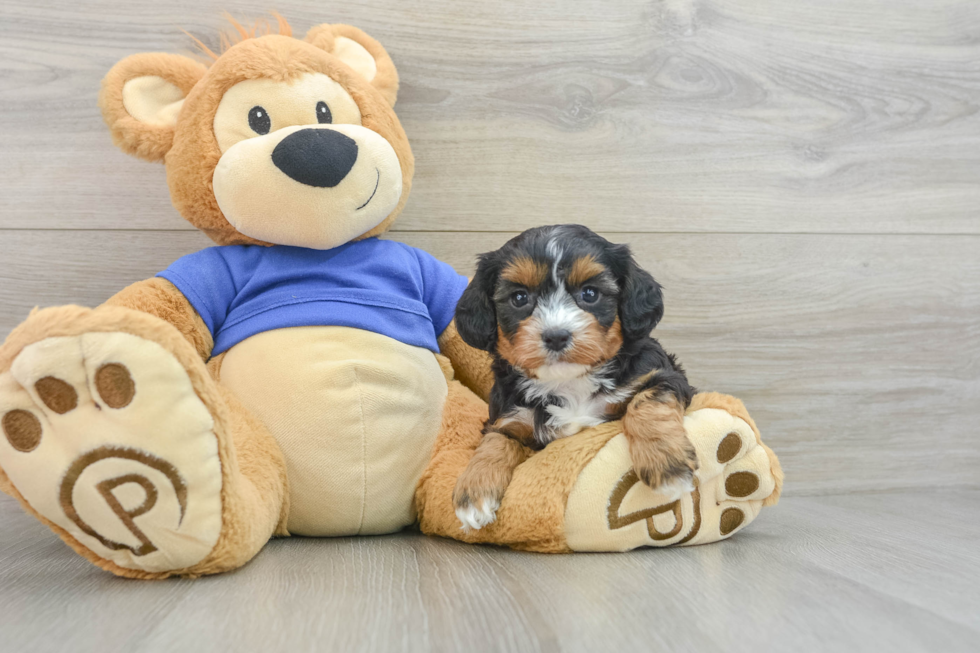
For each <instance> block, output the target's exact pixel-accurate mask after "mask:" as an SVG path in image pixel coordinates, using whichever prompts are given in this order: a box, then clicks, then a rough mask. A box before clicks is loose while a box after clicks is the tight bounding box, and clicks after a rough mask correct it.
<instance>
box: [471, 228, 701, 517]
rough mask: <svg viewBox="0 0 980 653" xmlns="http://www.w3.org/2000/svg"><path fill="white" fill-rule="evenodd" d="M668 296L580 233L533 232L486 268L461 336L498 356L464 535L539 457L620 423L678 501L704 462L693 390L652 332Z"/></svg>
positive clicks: (647, 474) (634, 452) (646, 475)
mask: <svg viewBox="0 0 980 653" xmlns="http://www.w3.org/2000/svg"><path fill="white" fill-rule="evenodd" d="M663 313H664V304H663V295H662V293H661V288H660V285H659V284H658V283H657V282H656V281H654V279H653V277H652V276H650V274H648V273H647V272H645V271H644V270H641V269H640V267H639V266H638V265H637V264H636V261H634V260H633V256H632V255H631V254H630V250H629V248H628V247H627V246H626V245H614V244H612V243H610V242H609V241H607V240H606V239H605V238H602V237H601V236H599V235H597V234H595V233H593V232H592V231H591V230H589V229H587V228H586V227H583V226H580V225H559V226H551V227H539V228H537V229H531V230H529V231H526V232H524V233H523V234H521V235H519V236H517V237H516V238H513V239H512V240H510V241H509V242H508V243H507V244H505V245H504V246H503V247H502V248H501V249H499V250H498V251H496V252H490V253H487V254H483V255H481V256H480V261H479V265H478V267H477V271H476V276H475V277H474V278H473V281H472V282H471V283H470V285H469V287H468V288H467V289H466V292H464V293H463V296H462V297H461V298H460V301H459V304H458V305H457V307H456V328H457V330H458V331H459V334H460V336H461V337H462V338H463V340H464V341H465V342H466V343H467V344H469V345H470V346H471V347H476V348H478V349H483V350H485V351H488V352H490V354H491V355H492V356H493V359H494V362H493V372H494V376H495V382H494V386H493V390H492V391H491V394H490V419H489V420H487V422H486V425H485V426H484V430H483V433H484V436H483V440H482V441H481V443H480V446H479V447H478V448H477V450H476V452H475V453H474V455H473V458H472V459H471V460H470V463H469V465H468V466H467V468H466V470H465V471H464V472H463V474H462V475H461V476H460V477H459V479H458V481H457V483H456V488H455V491H454V492H453V504H454V508H455V510H456V515H457V517H458V518H459V520H460V521H461V522H462V524H463V528H464V529H470V528H472V529H479V528H482V527H483V526H486V525H487V524H489V523H491V522H493V521H494V519H495V518H496V512H497V509H498V508H499V507H500V501H501V499H502V498H503V496H504V491H505V490H506V489H507V486H508V485H509V484H510V480H511V476H512V475H513V472H514V468H515V467H517V466H518V465H519V464H521V463H522V462H524V460H526V459H527V457H528V455H530V453H531V452H532V451H538V450H541V449H543V448H544V447H545V446H546V445H547V444H548V443H549V442H551V441H553V440H555V439H557V438H563V437H567V436H569V435H572V434H574V433H577V432H578V431H580V430H582V429H583V428H586V427H589V426H595V425H597V424H601V423H603V422H607V421H611V420H616V419H622V420H623V429H624V432H625V434H626V438H627V440H628V442H629V449H630V456H631V458H632V461H633V468H634V470H635V471H636V473H637V476H638V477H639V478H640V480H642V481H643V482H644V483H645V484H647V485H648V486H650V487H651V488H658V489H660V490H661V491H663V492H666V493H669V494H674V495H679V494H680V492H682V491H684V490H687V489H693V485H692V483H693V475H694V472H695V471H696V470H697V467H698V462H697V457H696V455H695V453H694V447H693V446H692V445H691V443H690V441H688V439H687V435H686V433H685V431H684V424H683V417H684V411H685V409H686V408H687V407H688V405H690V403H691V398H692V397H693V395H694V390H693V388H691V386H690V385H689V384H688V382H687V377H686V376H685V375H684V370H683V369H682V368H681V366H680V364H678V362H677V361H676V360H675V358H674V356H673V355H671V354H668V353H667V352H665V351H664V350H663V348H662V347H661V346H660V343H658V342H657V341H656V340H654V339H653V338H651V337H650V332H651V331H652V330H653V328H654V327H655V326H656V325H657V322H659V321H660V318H661V317H662V316H663Z"/></svg>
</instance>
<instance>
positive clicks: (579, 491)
mask: <svg viewBox="0 0 980 653" xmlns="http://www.w3.org/2000/svg"><path fill="white" fill-rule="evenodd" d="M684 426H685V428H686V430H687V435H688V438H690V440H691V442H692V443H693V444H694V447H695V449H696V450H697V454H698V460H699V463H700V467H699V469H698V472H697V474H696V476H695V488H694V490H693V491H691V492H683V493H681V495H680V496H679V497H678V496H677V493H676V492H668V491H663V490H661V491H654V490H652V489H650V488H649V487H647V486H646V485H644V484H643V483H641V482H640V481H639V479H638V478H637V476H636V474H635V472H633V469H632V464H631V461H630V455H629V445H628V444H627V441H626V436H624V435H622V434H620V435H617V436H616V437H614V438H612V439H611V440H610V441H609V442H608V444H606V445H605V446H604V447H603V448H602V450H600V451H599V453H598V454H597V455H596V457H595V458H593V459H592V461H590V462H589V464H588V465H587V466H586V467H585V469H584V470H583V471H582V473H581V474H580V475H579V477H578V480H577V481H576V483H575V486H574V488H573V489H572V492H571V494H570V495H569V498H568V503H567V505H566V508H565V535H566V539H567V542H568V546H569V547H570V548H571V549H572V550H575V551H626V550H629V549H634V548H636V547H640V546H671V545H685V544H704V543H707V542H714V541H716V540H720V539H724V538H726V537H729V536H731V535H732V534H734V533H736V532H737V531H739V530H740V529H742V528H744V527H745V526H746V525H747V524H749V522H751V521H752V520H753V519H755V518H756V516H757V515H758V514H759V511H760V510H761V508H762V502H763V500H765V499H766V497H768V496H769V495H770V494H772V492H773V490H774V488H775V481H774V479H773V476H772V473H771V471H770V467H771V465H770V461H769V457H768V455H767V454H766V451H765V449H763V448H762V447H761V446H759V444H758V443H757V441H756V437H755V433H754V432H753V431H752V428H751V427H750V426H749V425H748V424H747V423H746V422H745V421H744V420H742V419H740V418H738V417H735V416H733V415H731V414H730V413H728V412H727V411H724V410H720V409H716V408H704V409H701V410H698V411H695V412H693V413H691V414H689V415H687V417H685V420H684Z"/></svg>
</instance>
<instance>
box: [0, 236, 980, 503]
mask: <svg viewBox="0 0 980 653" xmlns="http://www.w3.org/2000/svg"><path fill="white" fill-rule="evenodd" d="M511 235H512V234H496V233H493V234H477V233H404V232H403V233H399V234H396V236H397V237H398V239H399V240H402V241H404V242H407V243H409V244H410V245H413V246H416V247H421V248H423V249H425V250H427V251H429V252H431V253H432V254H433V255H435V256H437V257H439V258H441V259H443V260H445V261H447V262H449V263H451V264H452V265H454V266H455V267H456V268H457V269H458V270H459V271H460V272H461V273H466V274H472V270H473V267H474V263H475V256H476V254H477V253H479V252H483V251H488V250H491V249H495V248H497V247H499V246H500V245H502V244H503V243H504V242H505V241H506V240H507V238H509V237H510V236H511ZM607 235H608V234H607ZM609 237H610V238H611V239H613V240H618V241H622V242H629V243H631V244H632V246H633V249H634V251H635V253H636V255H637V259H638V260H639V262H640V264H641V265H643V266H644V267H645V268H646V269H648V270H650V271H651V272H652V273H653V274H654V276H655V277H657V279H658V280H659V281H660V282H661V283H663V284H664V286H665V287H666V302H667V311H666V317H665V319H664V321H663V322H662V323H661V325H660V326H659V327H658V329H657V330H656V331H655V333H654V335H657V337H659V338H660V339H661V341H662V342H663V344H664V345H665V347H667V349H668V350H670V351H673V352H675V353H676V354H677V355H678V356H679V357H680V360H681V361H682V362H683V364H684V365H685V366H686V368H687V370H688V373H689V376H690V378H691V381H692V382H693V383H694V384H695V385H696V386H698V387H700V388H702V389H706V390H717V391H720V392H726V393H729V394H733V395H735V396H737V397H740V398H741V399H742V400H743V401H745V403H746V405H747V406H748V408H749V410H750V411H751V413H752V415H753V416H754V418H755V419H756V420H757V421H758V423H759V426H760V428H761V430H762V433H763V435H764V436H765V438H766V441H767V442H768V443H769V444H770V445H771V446H772V447H773V448H774V449H775V450H776V452H777V453H778V454H779V455H780V457H781V459H782V461H783V465H784V467H785V469H786V473H787V478H788V482H787V486H786V488H787V489H786V492H787V494H789V495H793V494H812V493H838V492H850V491H880V490H889V489H896V488H912V487H928V486H972V487H980V473H978V471H977V470H978V469H980V445H978V440H977V430H976V424H977V423H980V319H978V318H980V256H977V252H978V251H980V237H975V236H974V237H951V236H929V237H925V236H860V237H856V236H850V235H825V236H814V235H764V234H755V235H733V234H639V233H633V234H616V235H609ZM4 238H5V243H6V249H7V252H8V254H7V256H6V257H4V258H3V259H0V335H5V334H6V333H7V332H9V330H10V329H11V328H13V327H14V326H15V325H16V324H17V323H19V322H20V321H21V320H23V319H24V317H25V316H26V314H27V312H28V311H29V310H30V308H31V307H33V306H34V305H36V304H40V305H42V306H46V305H56V304H63V303H78V304H83V305H90V306H94V305H97V304H99V303H101V302H102V301H104V300H105V299H106V298H108V297H109V296H110V295H112V294H113V293H115V292H116V291H117V290H119V289H120V288H122V287H123V286H124V285H126V284H128V283H131V282H134V281H137V280H140V279H143V278H146V277H149V276H152V275H153V274H155V273H156V272H157V271H159V270H161V269H164V268H165V267H167V265H169V264H170V262H171V261H173V260H174V259H176V258H178V257H179V256H181V255H183V254H186V253H189V252H192V251H195V250H197V249H199V248H201V247H205V246H208V245H209V244H210V243H209V241H208V240H207V239H206V238H205V237H204V236H203V235H201V234H198V233H196V232H166V231H163V232H146V231H123V232H101V231H79V232H72V231H9V232H6V234H5V235H4Z"/></svg>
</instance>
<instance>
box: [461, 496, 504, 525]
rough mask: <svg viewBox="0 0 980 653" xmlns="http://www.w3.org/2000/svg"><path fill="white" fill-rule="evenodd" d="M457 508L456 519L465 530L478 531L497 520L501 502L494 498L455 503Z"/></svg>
mask: <svg viewBox="0 0 980 653" xmlns="http://www.w3.org/2000/svg"><path fill="white" fill-rule="evenodd" d="M453 503H454V504H455V508H456V517H457V519H459V521H460V523H462V524H463V530H464V531H469V530H474V531H478V530H480V529H481V528H483V527H484V526H486V525H488V524H492V523H493V522H494V520H496V519H497V509H498V508H500V502H499V501H497V500H496V499H494V498H492V497H484V498H482V499H476V500H473V501H470V500H469V498H467V499H466V500H465V501H453Z"/></svg>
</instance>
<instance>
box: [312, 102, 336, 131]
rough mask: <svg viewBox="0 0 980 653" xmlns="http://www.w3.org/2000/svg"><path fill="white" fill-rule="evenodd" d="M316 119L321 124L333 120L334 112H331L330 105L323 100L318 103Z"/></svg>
mask: <svg viewBox="0 0 980 653" xmlns="http://www.w3.org/2000/svg"><path fill="white" fill-rule="evenodd" d="M316 121H317V122H318V123H320V124H321V125H324V124H330V123H332V122H333V114H332V113H330V107H328V106H327V103H326V102H324V101H323V100H320V101H319V102H317V103H316Z"/></svg>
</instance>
